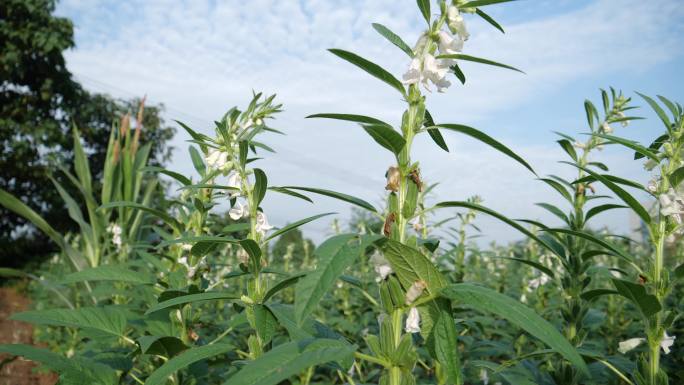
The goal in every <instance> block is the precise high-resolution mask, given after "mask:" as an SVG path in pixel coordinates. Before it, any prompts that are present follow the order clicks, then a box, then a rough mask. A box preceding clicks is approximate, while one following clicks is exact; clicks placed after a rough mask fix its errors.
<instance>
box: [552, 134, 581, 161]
mask: <svg viewBox="0 0 684 385" xmlns="http://www.w3.org/2000/svg"><path fill="white" fill-rule="evenodd" d="M557 143H558V144H560V146H561V148H563V150H565V152H566V153H567V154H568V155H570V157H571V158H572V160H574V161H577V151H575V147H574V146H573V145H572V143H570V141H569V140H567V139H561V140H558V141H557Z"/></svg>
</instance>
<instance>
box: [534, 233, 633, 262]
mask: <svg viewBox="0 0 684 385" xmlns="http://www.w3.org/2000/svg"><path fill="white" fill-rule="evenodd" d="M542 231H547V232H551V233H561V234H568V235H572V236H575V237H579V238H584V239H586V240H588V241H591V242H593V243H595V244H597V245H599V246H601V247H603V248H605V249H606V250H609V251H610V252H611V254H612V255H615V256H616V257H620V258H622V259H624V260H625V262H627V263H629V264H630V265H632V266H633V267H634V268H635V269H636V270H637V271H639V272H641V269H640V268H639V267H638V266H637V265H636V264H635V263H634V258H632V256H630V255H629V254H627V253H625V252H624V251H622V250H620V249H619V248H618V247H617V246H615V245H613V244H611V243H608V242H606V241H604V240H602V239H599V238H597V237H595V236H594V235H592V234H589V233H587V232H584V231H576V230H570V229H552V228H544V229H542Z"/></svg>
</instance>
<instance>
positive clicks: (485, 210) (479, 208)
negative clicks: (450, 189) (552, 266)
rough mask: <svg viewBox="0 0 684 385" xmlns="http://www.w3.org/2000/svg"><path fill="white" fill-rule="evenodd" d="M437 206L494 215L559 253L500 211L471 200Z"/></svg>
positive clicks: (554, 251) (438, 204) (441, 203)
mask: <svg viewBox="0 0 684 385" xmlns="http://www.w3.org/2000/svg"><path fill="white" fill-rule="evenodd" d="M435 207H465V208H468V209H471V210H475V211H479V212H481V213H485V214H488V215H491V216H493V217H494V218H496V219H498V220H500V221H502V222H504V223H506V224H508V225H509V226H511V227H513V228H515V229H516V230H518V231H520V232H521V233H523V234H525V235H526V236H528V237H529V238H531V239H533V240H535V241H536V242H537V243H539V244H540V245H541V246H543V247H544V248H546V249H547V250H549V251H551V252H552V253H554V254H556V255H558V251H557V250H555V249H554V248H553V247H552V246H551V245H549V244H548V243H547V242H546V241H544V240H542V239H541V238H539V237H537V236H536V235H534V234H533V233H532V232H530V231H529V230H527V229H526V228H525V227H523V226H521V225H520V224H519V223H517V222H515V221H513V220H511V219H509V218H507V217H506V216H504V215H502V214H499V213H498V212H496V211H494V210H491V209H489V208H487V207H484V206H480V205H478V204H475V203H470V202H459V201H450V202H440V203H437V204H436V205H435Z"/></svg>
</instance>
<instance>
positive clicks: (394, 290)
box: [387, 275, 406, 307]
mask: <svg viewBox="0 0 684 385" xmlns="http://www.w3.org/2000/svg"><path fill="white" fill-rule="evenodd" d="M387 285H388V286H389V292H390V295H391V296H392V302H393V303H394V307H401V306H404V302H405V301H406V296H405V295H404V290H403V289H402V288H401V284H400V283H399V280H398V279H397V278H396V277H395V276H393V275H391V276H389V278H388V279H387Z"/></svg>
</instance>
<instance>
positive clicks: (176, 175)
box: [140, 166, 192, 186]
mask: <svg viewBox="0 0 684 385" xmlns="http://www.w3.org/2000/svg"><path fill="white" fill-rule="evenodd" d="M140 171H149V172H158V173H160V174H164V175H167V176H170V177H171V178H173V179H175V180H177V181H179V182H180V183H181V184H182V185H184V186H187V185H189V184H192V181H190V179H189V178H187V177H186V176H185V175H182V174H179V173H177V172H175V171H169V170H167V169H165V168H163V167H158V166H147V167H143V168H142V169H141V170H140Z"/></svg>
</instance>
